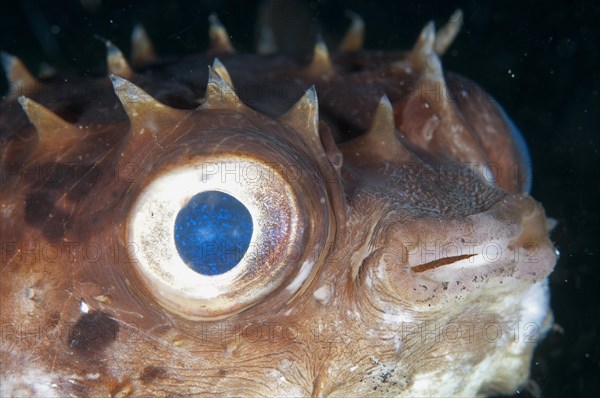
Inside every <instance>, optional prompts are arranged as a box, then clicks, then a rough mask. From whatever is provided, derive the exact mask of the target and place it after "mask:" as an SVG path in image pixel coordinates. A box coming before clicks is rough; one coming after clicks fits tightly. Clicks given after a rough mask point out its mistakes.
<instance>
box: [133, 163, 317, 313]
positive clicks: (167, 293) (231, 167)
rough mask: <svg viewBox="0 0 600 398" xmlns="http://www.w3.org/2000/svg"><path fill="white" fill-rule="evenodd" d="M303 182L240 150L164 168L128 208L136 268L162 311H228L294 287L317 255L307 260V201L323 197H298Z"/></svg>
mask: <svg viewBox="0 0 600 398" xmlns="http://www.w3.org/2000/svg"><path fill="white" fill-rule="evenodd" d="M301 185H302V184H297V183H291V182H290V181H289V176H287V175H286V174H285V171H284V170H282V169H279V168H277V167H274V166H273V165H271V164H268V163H265V162H261V161H260V160H257V159H255V158H252V157H246V156H244V155H239V156H237V155H236V156H224V155H220V156H213V157H210V156H208V157H207V156H203V157H199V158H198V159H196V160H194V161H192V162H191V163H185V164H183V165H181V166H177V167H173V168H171V169H169V170H168V171H166V172H163V173H162V174H160V175H159V176H158V177H155V178H153V179H152V180H151V182H150V183H149V184H148V185H146V186H145V187H144V188H142V190H141V193H140V194H139V196H138V198H137V200H136V202H135V203H134V206H133V208H132V211H131V212H130V217H129V219H128V239H129V240H130V243H133V244H134V246H135V248H136V251H135V253H134V254H133V256H134V260H135V261H133V263H134V265H135V269H136V270H137V271H138V273H139V274H140V275H141V277H142V280H144V281H145V282H146V284H147V286H148V287H149V288H150V289H151V291H152V293H153V294H154V296H155V298H156V299H157V300H158V301H159V302H160V304H161V305H162V306H163V307H165V308H166V309H168V310H170V311H172V312H175V313H177V314H179V315H181V316H183V317H185V318H188V319H192V320H205V319H220V318H224V317H227V316H230V315H232V314H235V313H237V312H240V311H242V310H244V309H246V308H248V307H250V306H252V305H253V304H255V303H256V302H257V301H259V300H261V299H263V298H265V296H267V295H268V294H269V293H271V292H273V291H274V290H275V289H278V288H285V287H288V290H289V292H290V293H292V292H293V290H296V289H298V288H299V287H300V286H301V285H302V281H303V280H305V279H306V278H308V277H309V276H310V275H311V273H312V272H311V270H312V268H313V267H314V265H315V264H316V263H317V261H316V259H315V258H314V256H315V255H317V254H318V253H313V254H311V255H310V256H312V257H309V258H305V257H303V256H306V254H305V253H304V252H306V250H304V248H305V247H306V245H307V244H308V242H310V241H311V240H312V239H314V236H311V234H312V233H313V232H312V231H315V228H314V227H313V225H315V224H316V222H314V221H313V220H312V217H313V216H312V215H310V214H312V212H310V211H309V209H308V208H307V205H309V204H310V202H311V199H310V198H311V197H313V198H315V199H312V202H314V203H319V204H321V202H322V201H319V199H318V198H319V197H322V196H317V195H310V194H308V195H307V196H306V198H308V200H306V198H305V197H304V196H303V197H302V200H298V198H299V197H300V191H301V190H302V189H303V187H302V186H301ZM305 188H306V187H304V189H305ZM305 190H306V189H305ZM320 195H322V194H320ZM321 239H322V236H321V237H319V240H321ZM313 246H314V245H313ZM290 286H292V287H291V288H290Z"/></svg>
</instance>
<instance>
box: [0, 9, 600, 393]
mask: <svg viewBox="0 0 600 398" xmlns="http://www.w3.org/2000/svg"><path fill="white" fill-rule="evenodd" d="M87 2H88V3H93V2H94V1H93V0H88V1H87ZM302 4H304V5H303V6H301V7H298V6H294V5H290V6H289V8H288V11H286V12H285V13H282V14H281V15H277V16H274V17H276V18H285V19H286V20H285V22H286V23H287V24H289V25H290V29H297V32H298V33H297V36H298V37H300V38H301V39H302V40H300V42H301V43H300V44H304V45H305V46H306V45H311V44H312V42H313V40H314V31H313V30H310V29H306V28H305V26H304V25H305V22H306V21H305V20H303V19H302V18H303V17H302V15H303V11H302V10H303V9H307V10H309V11H310V14H311V15H312V16H313V17H314V21H313V22H314V23H315V25H317V24H319V25H320V26H321V27H320V28H319V29H320V30H321V31H322V33H323V35H324V37H325V40H326V41H327V42H328V43H330V47H333V46H334V45H335V44H336V43H337V42H338V41H339V39H340V38H341V36H342V34H343V32H344V30H345V28H346V26H347V25H348V19H347V18H346V17H344V10H346V9H350V10H353V11H356V12H358V13H359V14H361V15H362V16H363V17H364V19H365V21H366V25H367V43H366V44H367V47H368V48H371V49H407V48H410V46H412V43H413V41H414V39H415V38H416V36H417V35H418V33H419V31H420V29H421V28H422V26H423V25H424V24H425V23H426V22H427V21H428V20H431V19H433V20H434V21H436V23H437V24H438V26H439V25H441V24H442V23H444V22H445V21H446V19H447V18H448V16H449V15H450V14H451V13H452V11H453V10H454V9H456V8H462V9H463V11H464V13H465V23H464V27H463V30H462V32H461V34H460V35H459V37H458V39H457V41H456V42H455V44H454V45H453V46H452V47H451V49H450V51H449V52H448V53H447V54H446V55H445V57H444V59H443V63H444V66H445V67H446V68H447V69H450V70H453V71H455V72H458V73H460V74H462V75H465V76H467V77H469V78H471V79H473V80H475V81H476V82H478V83H479V84H480V85H481V86H482V87H484V88H485V89H486V90H488V92H490V93H491V94H492V95H493V96H494V97H495V98H496V99H498V100H499V101H500V103H502V104H503V106H504V108H505V109H506V111H507V113H508V114H509V115H511V117H512V118H513V120H514V121H515V123H516V124H517V126H519V128H520V129H521V130H522V131H523V134H524V136H525V139H526V140H527V142H528V144H529V148H530V151H531V156H532V159H533V167H534V169H533V176H534V178H533V190H532V195H533V196H534V197H535V198H536V199H538V200H539V201H541V202H542V203H543V204H544V207H545V209H546V212H547V214H548V215H549V216H551V217H554V218H556V219H557V220H558V222H559V224H558V226H557V227H556V229H555V230H554V232H553V233H552V238H553V240H554V241H555V243H556V246H557V247H558V249H559V250H560V252H561V257H560V260H559V262H558V265H557V267H556V269H555V271H554V273H553V274H552V275H551V277H550V281H551V289H552V308H553V310H554V314H555V320H556V323H557V324H558V325H560V327H561V328H562V329H563V330H564V332H562V333H561V332H558V331H553V332H551V333H550V334H549V335H548V337H547V338H546V339H545V341H544V342H543V343H542V344H541V345H540V346H539V347H538V349H537V351H536V356H535V359H534V363H533V365H532V377H533V379H534V380H535V382H536V383H537V384H538V385H539V387H540V389H541V392H542V394H543V396H546V397H564V396H572V397H575V396H581V397H596V396H600V381H599V376H600V343H599V341H600V340H599V338H598V332H599V331H600V304H599V302H600V300H599V299H598V295H599V294H600V261H599V258H600V256H599V253H598V251H599V249H600V248H599V245H598V243H599V241H600V239H599V238H600V236H599V235H600V234H599V219H600V217H599V210H598V202H599V200H600V195H599V191H600V185H599V181H598V174H600V169H599V162H598V159H599V157H600V73H599V70H600V62H599V61H600V59H599V58H600V51H599V48H600V47H599V46H600V28H599V25H600V4H599V2H593V1H583V0H579V1H552V2H547V1H543V2H542V1H540V2H523V1H514V0H513V1H502V2H499V1H498V2H492V1H446V2H439V3H436V2H430V1H429V2H417V1H406V2H382V1H380V2H364V1H346V2H340V1H314V2H302ZM211 11H216V12H217V13H218V15H219V17H220V19H221V20H222V22H223V23H224V25H225V26H226V27H227V29H228V31H229V33H230V34H231V36H232V41H233V43H234V45H235V46H236V47H237V48H238V49H241V50H245V51H252V49H253V42H254V41H253V40H254V28H255V19H256V14H257V2H253V1H158V0H151V1H140V2H132V1H102V2H101V3H100V5H99V6H98V7H97V8H96V9H95V10H92V8H90V7H88V8H84V7H82V4H81V2H80V1H75V0H73V1H42V0H28V1H16V0H15V1H13V2H12V3H11V4H3V5H2V6H1V7H0V49H2V50H4V51H7V52H9V53H12V54H15V55H18V56H19V57H21V58H22V59H23V60H24V61H25V62H26V64H27V65H28V66H29V68H30V69H31V70H32V71H37V70H38V65H39V64H40V63H41V62H43V61H45V62H48V63H50V64H53V65H55V66H57V67H59V68H61V69H63V70H65V69H72V70H75V71H78V72H79V73H81V72H86V71H88V70H94V71H102V70H103V68H104V56H105V53H104V51H105V50H104V46H103V44H102V43H100V42H99V41H98V40H95V39H94V38H93V35H94V34H98V35H101V36H103V37H106V38H108V39H110V40H112V41H113V42H115V43H116V44H117V45H118V46H119V47H120V48H121V49H122V50H123V51H124V52H125V53H129V34H130V30H131V27H132V25H133V23H134V22H135V21H139V22H142V23H143V24H144V25H145V27H146V29H147V30H148V32H149V34H150V36H151V37H152V38H153V41H154V42H155V44H156V47H157V49H158V52H159V53H160V54H189V53H193V52H200V51H203V50H204V49H205V48H206V45H207V40H208V39H207V35H206V32H207V26H208V23H207V16H208V14H209V13H210V12H211ZM48 31H50V32H52V33H50V34H48ZM42 43H45V44H42ZM0 90H1V91H2V92H5V91H6V84H5V82H2V83H1V86H0ZM517 396H530V393H529V392H527V391H523V392H521V393H520V394H518V395H517Z"/></svg>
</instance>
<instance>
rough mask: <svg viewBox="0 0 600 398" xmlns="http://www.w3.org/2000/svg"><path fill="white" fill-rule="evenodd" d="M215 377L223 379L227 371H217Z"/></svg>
mask: <svg viewBox="0 0 600 398" xmlns="http://www.w3.org/2000/svg"><path fill="white" fill-rule="evenodd" d="M217 375H218V376H219V377H225V375H227V371H226V370H225V369H219V371H218V372H217Z"/></svg>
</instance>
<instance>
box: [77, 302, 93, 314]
mask: <svg viewBox="0 0 600 398" xmlns="http://www.w3.org/2000/svg"><path fill="white" fill-rule="evenodd" d="M79 310H80V311H81V312H82V313H84V314H87V313H88V312H90V307H88V305H87V304H86V303H85V301H82V302H81V307H79Z"/></svg>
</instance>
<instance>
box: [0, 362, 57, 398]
mask: <svg viewBox="0 0 600 398" xmlns="http://www.w3.org/2000/svg"><path fill="white" fill-rule="evenodd" d="M57 380H58V377H57V376H56V375H54V374H51V373H47V372H45V371H43V370H41V369H40V368H36V367H28V368H24V373H22V374H14V373H8V374H2V375H1V376H0V396H1V397H44V398H46V397H47V398H54V397H57V398H58V397H61V396H63V395H64V394H60V393H59V392H58V391H56V387H57V384H56V381H57Z"/></svg>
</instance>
